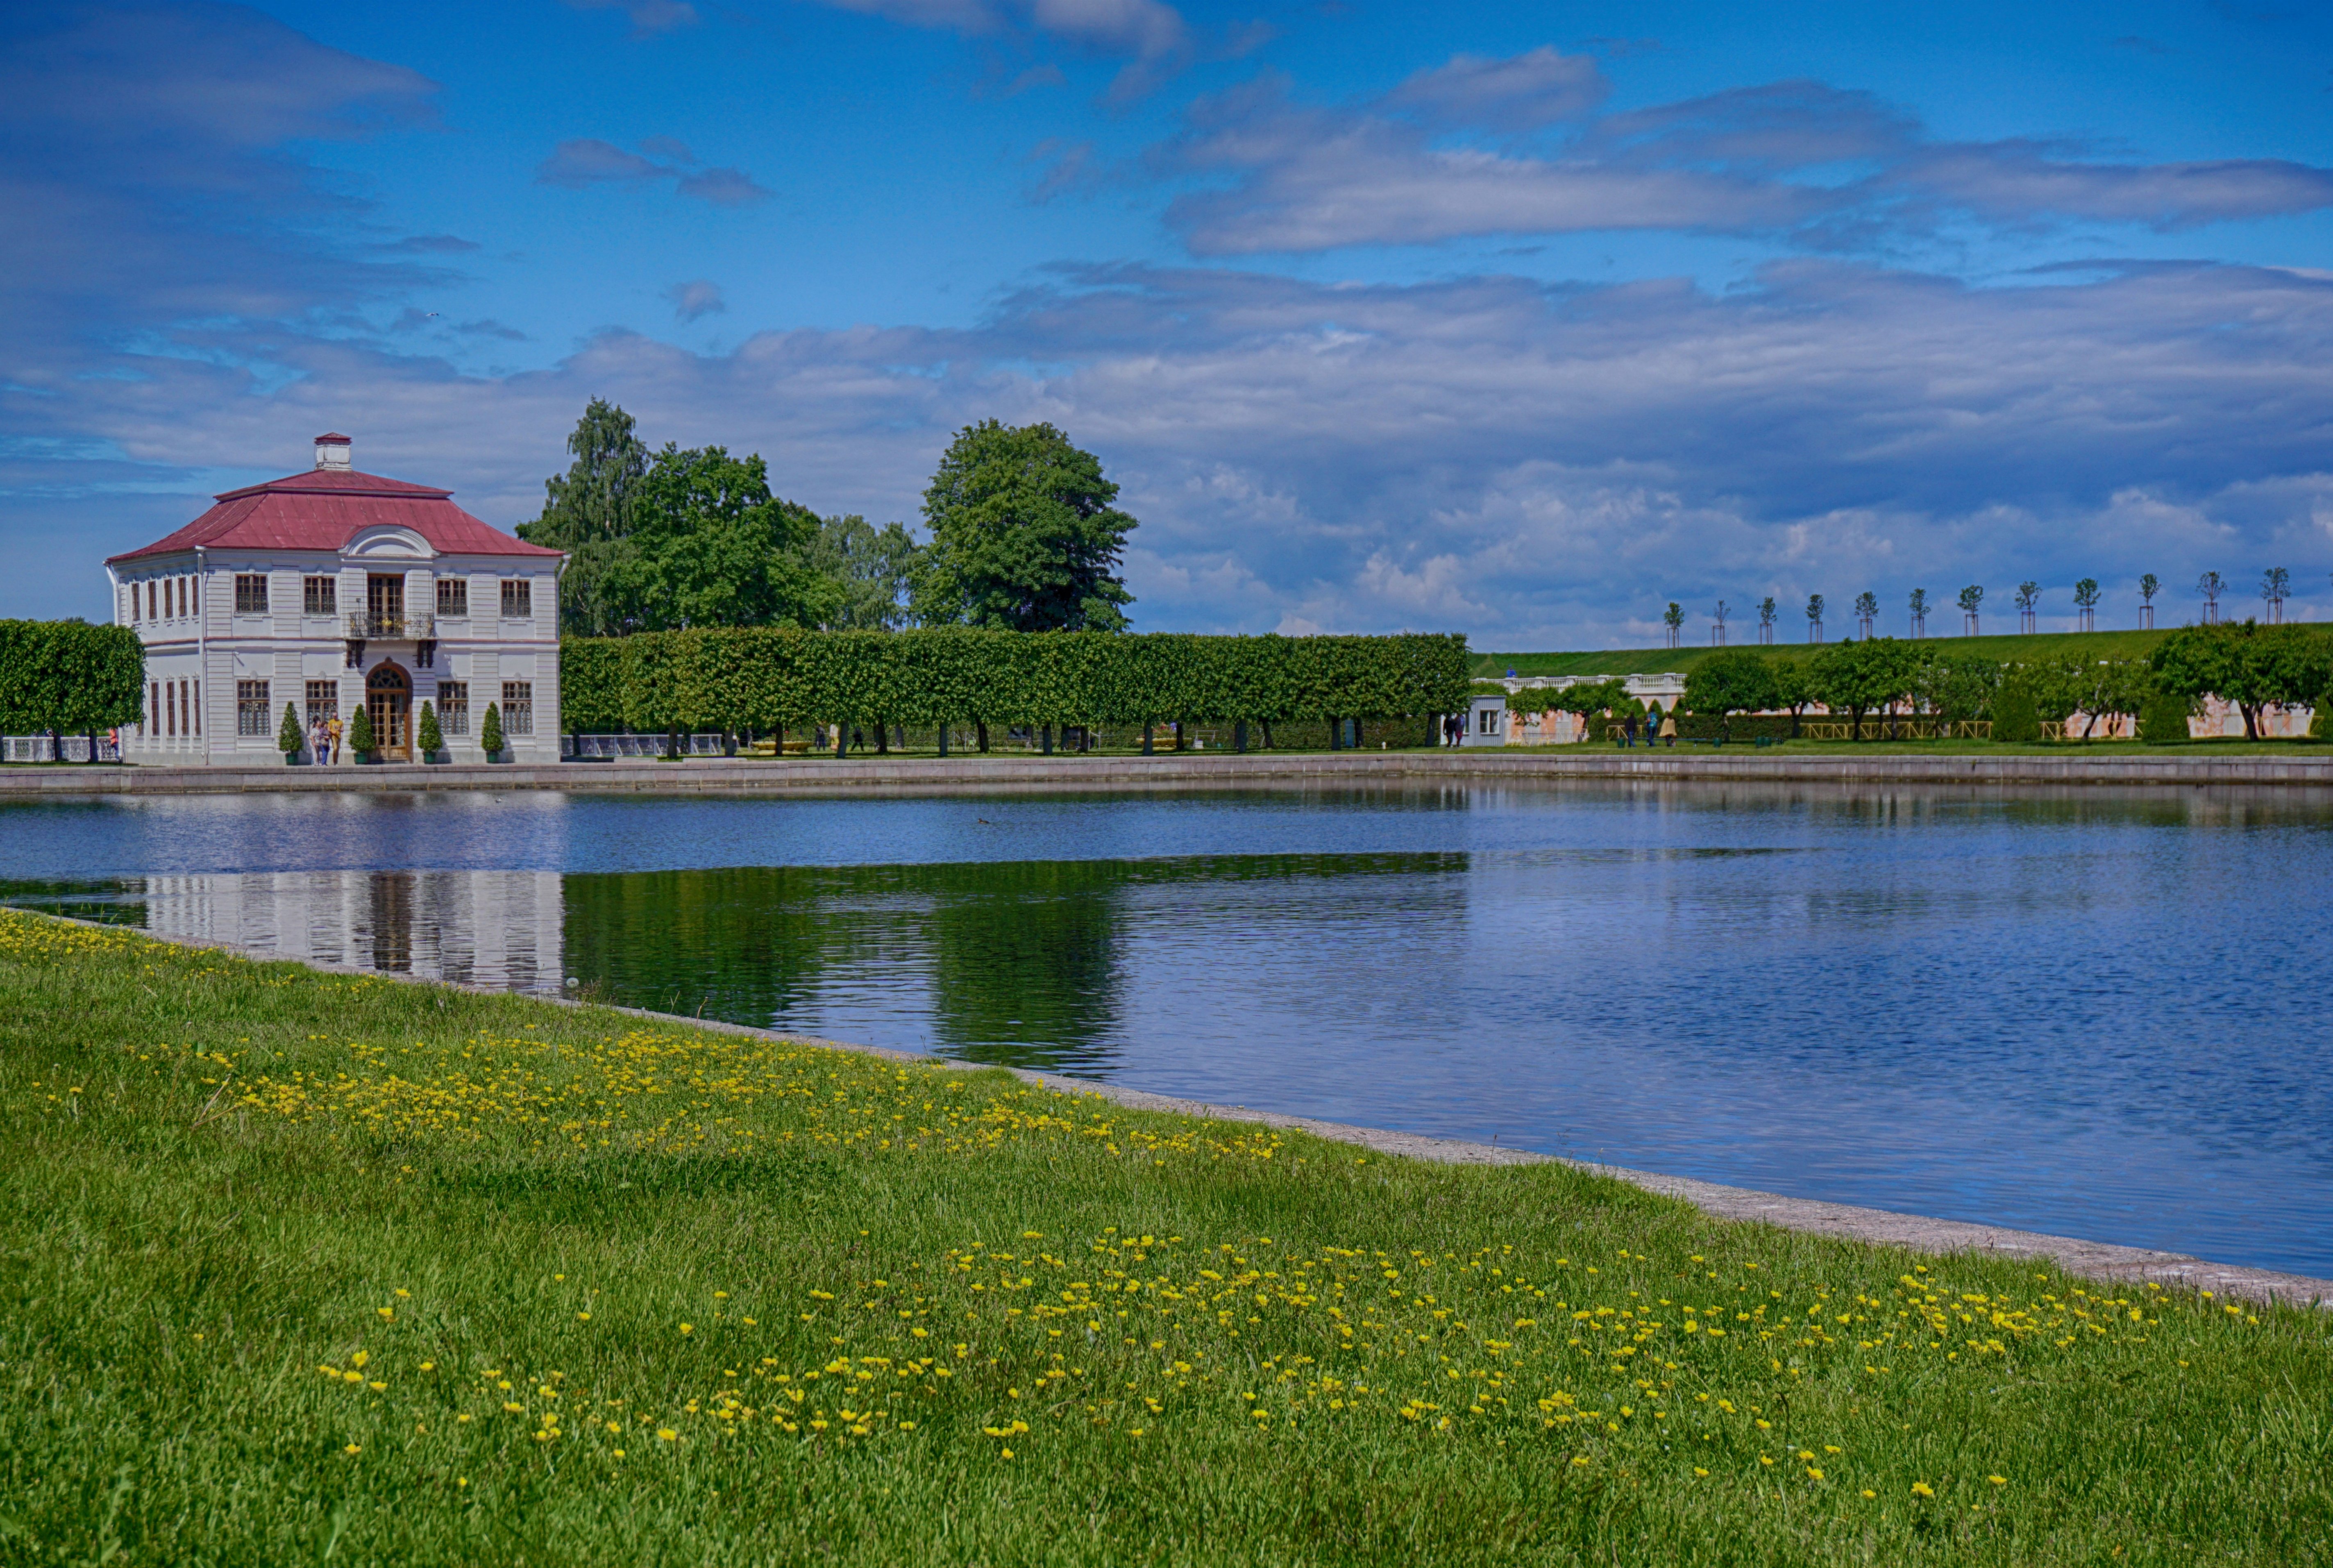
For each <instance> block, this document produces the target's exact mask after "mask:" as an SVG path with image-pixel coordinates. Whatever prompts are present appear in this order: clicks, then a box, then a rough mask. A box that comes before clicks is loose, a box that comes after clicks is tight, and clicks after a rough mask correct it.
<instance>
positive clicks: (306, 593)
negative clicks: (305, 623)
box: [300, 577, 341, 615]
mask: <svg viewBox="0 0 2333 1568" xmlns="http://www.w3.org/2000/svg"><path fill="white" fill-rule="evenodd" d="M340 597H341V583H340V579H339V578H337V577H302V579H300V612H301V613H302V614H303V615H335V614H338V613H339V611H338V609H337V608H336V607H337V606H338V604H339V603H340Z"/></svg>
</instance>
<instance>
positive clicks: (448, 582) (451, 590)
mask: <svg viewBox="0 0 2333 1568" xmlns="http://www.w3.org/2000/svg"><path fill="white" fill-rule="evenodd" d="M437 613H438V615H439V616H440V617H441V618H442V617H445V616H449V615H450V616H452V617H454V618H455V619H456V620H463V619H466V618H467V617H468V615H469V613H470V583H469V580H468V579H467V578H463V577H440V578H439V579H438V580H437Z"/></svg>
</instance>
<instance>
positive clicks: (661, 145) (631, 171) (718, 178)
mask: <svg viewBox="0 0 2333 1568" xmlns="http://www.w3.org/2000/svg"><path fill="white" fill-rule="evenodd" d="M640 149H641V150H640V151H638V152H628V151H626V150H625V149H622V148H620V147H618V146H617V145H616V144H615V143H613V142H610V141H602V140H600V139H599V138H598V137H593V136H584V137H577V138H575V139H572V140H570V141H562V142H561V143H560V144H559V145H558V147H557V148H555V149H552V154H551V156H550V157H549V158H546V159H543V160H542V162H541V163H539V164H537V165H536V166H535V169H534V178H535V183H537V184H538V185H556V186H564V187H566V188H568V189H570V190H581V189H583V188H587V187H590V186H595V185H649V184H654V183H655V182H657V181H658V180H666V179H669V180H671V181H672V182H673V188H674V189H675V190H677V191H678V192H679V193H680V194H681V195H682V196H688V197H696V198H697V199H698V200H700V201H709V202H712V203H713V204H715V206H717V207H737V206H741V205H743V204H744V203H747V202H755V201H765V200H767V199H768V198H769V195H770V193H769V192H768V191H766V190H764V189H763V188H761V187H760V186H758V185H755V184H754V181H753V179H752V178H751V177H749V176H748V175H747V174H746V173H745V171H744V169H742V168H705V167H703V166H701V165H700V164H699V163H698V161H697V159H696V154H694V153H692V152H690V151H689V150H688V149H687V148H686V146H684V145H682V144H681V143H680V142H677V141H675V140H673V139H671V138H669V137H661V136H652V137H650V138H648V140H646V141H643V142H642V143H640ZM651 154H653V155H654V156H650V155H651ZM659 159H661V160H662V161H658V160H659Z"/></svg>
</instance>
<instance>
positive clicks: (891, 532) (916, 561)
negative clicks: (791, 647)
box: [810, 515, 924, 631]
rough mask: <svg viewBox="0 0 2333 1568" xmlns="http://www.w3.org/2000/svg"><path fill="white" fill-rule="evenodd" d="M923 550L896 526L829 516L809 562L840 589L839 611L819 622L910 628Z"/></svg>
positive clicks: (879, 628)
mask: <svg viewBox="0 0 2333 1568" xmlns="http://www.w3.org/2000/svg"><path fill="white" fill-rule="evenodd" d="M810 560H811V565H812V566H814V567H816V568H817V569H818V570H819V571H820V572H823V573H824V574H825V575H826V576H828V577H830V578H832V579H833V580H834V581H835V582H836V583H837V584H839V585H840V589H841V596H840V609H839V610H838V611H836V613H835V616H834V618H833V619H832V620H828V621H825V622H823V623H822V624H824V625H826V626H827V627H829V628H831V629H833V630H863V631H896V630H899V629H900V628H901V627H904V626H907V625H909V624H911V623H912V622H913V620H914V611H912V609H911V608H910V604H911V601H912V600H913V597H914V593H915V588H916V582H917V578H918V577H920V576H921V575H922V573H923V569H924V547H923V546H922V545H920V544H917V543H916V541H915V538H914V536H913V535H911V534H909V533H908V532H907V529H906V528H905V527H904V526H902V525H901V524H897V523H887V524H884V525H883V526H882V527H881V528H879V529H878V528H877V527H876V526H875V525H874V524H871V523H869V522H868V521H867V519H866V518H864V517H859V516H855V515H854V516H850V517H829V518H827V519H826V520H825V521H824V522H822V523H821V524H819V525H818V536H817V537H816V538H815V539H814V540H813V541H812V542H811V552H810Z"/></svg>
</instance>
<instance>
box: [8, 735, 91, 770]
mask: <svg viewBox="0 0 2333 1568" xmlns="http://www.w3.org/2000/svg"><path fill="white" fill-rule="evenodd" d="M89 746H90V741H89V736H85V735H69V736H65V737H64V754H65V755H64V756H63V758H62V760H63V761H66V762H81V763H85V762H87V761H89ZM58 760H59V758H58V756H57V747H56V743H55V742H53V741H52V740H51V739H50V738H49V737H48V736H44V735H12V736H0V762H56V761H58ZM97 760H98V761H100V762H120V760H121V748H120V746H116V745H114V744H113V743H112V742H111V741H110V740H102V739H101V740H100V741H99V742H98V743H97Z"/></svg>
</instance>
